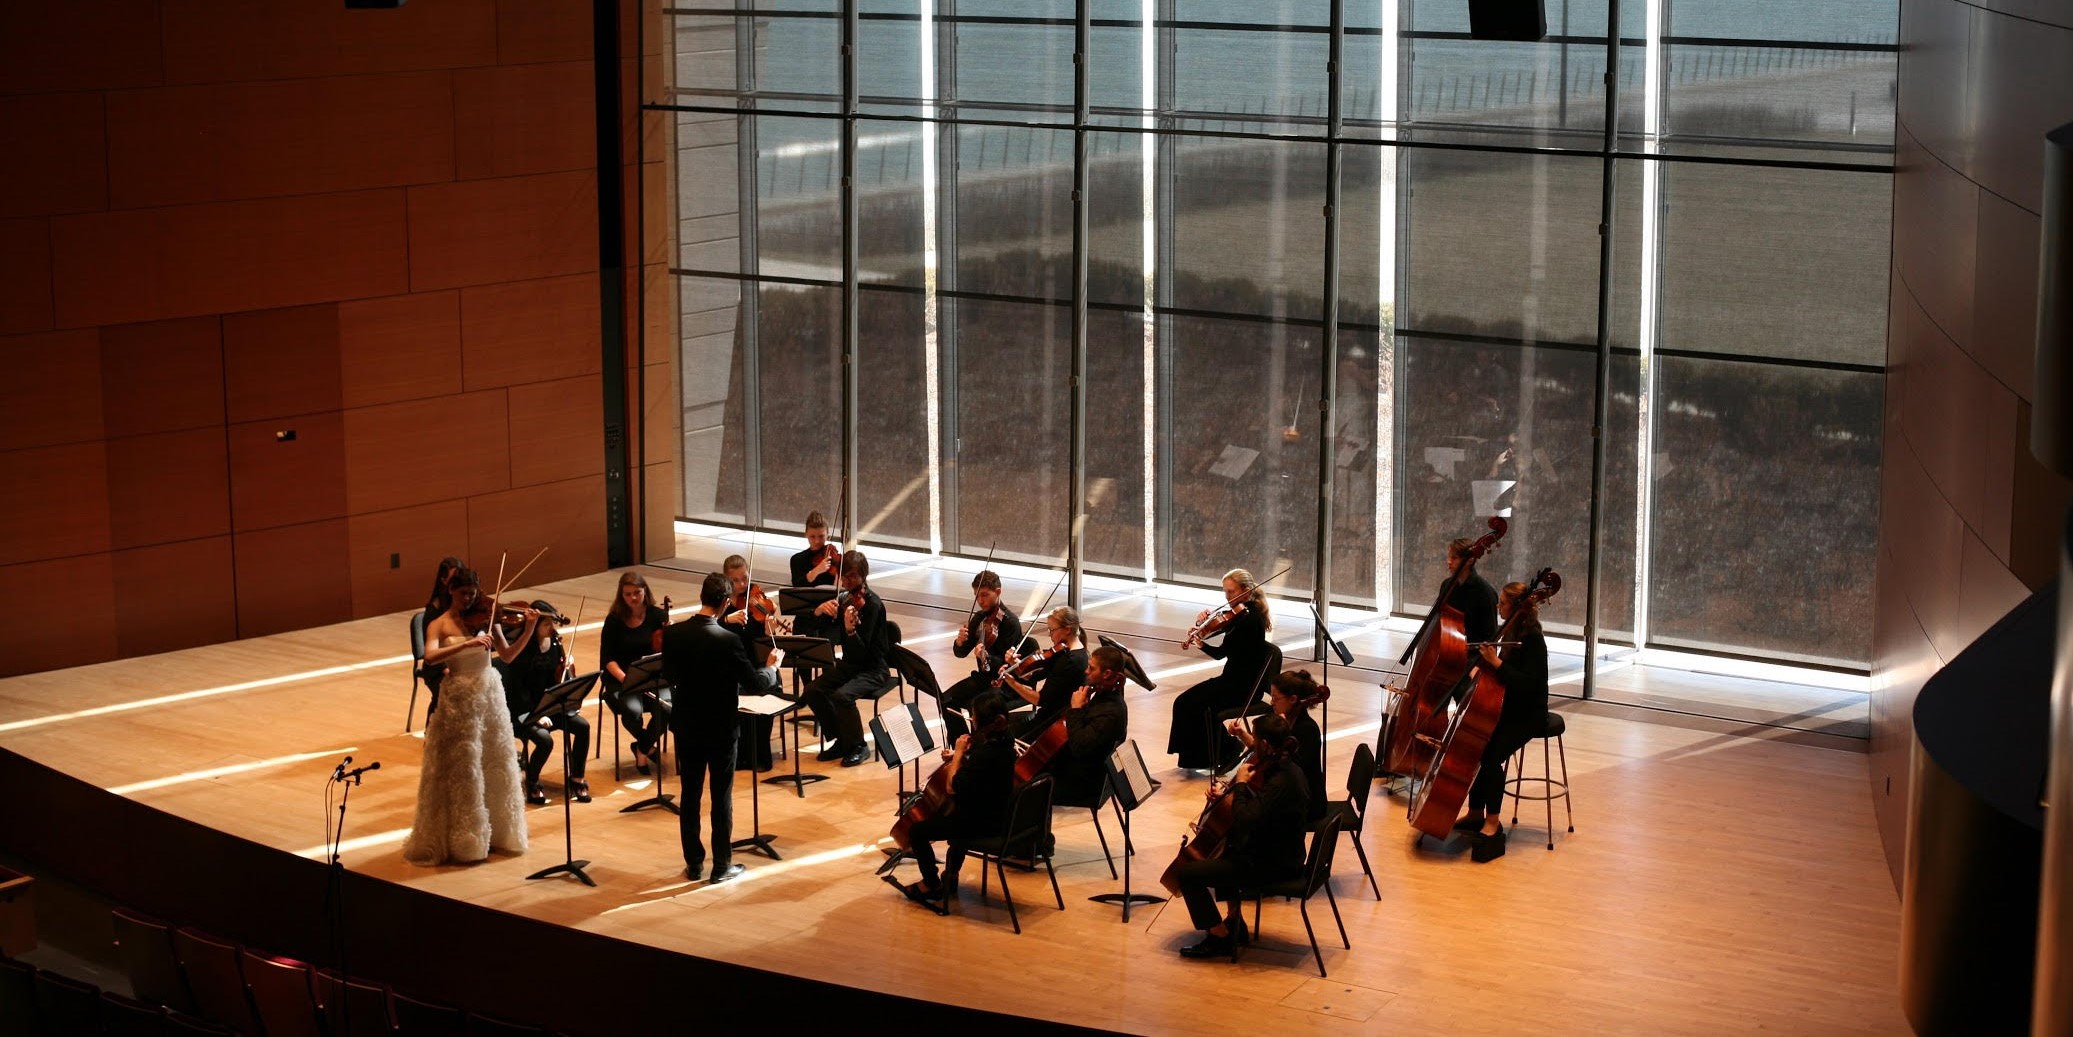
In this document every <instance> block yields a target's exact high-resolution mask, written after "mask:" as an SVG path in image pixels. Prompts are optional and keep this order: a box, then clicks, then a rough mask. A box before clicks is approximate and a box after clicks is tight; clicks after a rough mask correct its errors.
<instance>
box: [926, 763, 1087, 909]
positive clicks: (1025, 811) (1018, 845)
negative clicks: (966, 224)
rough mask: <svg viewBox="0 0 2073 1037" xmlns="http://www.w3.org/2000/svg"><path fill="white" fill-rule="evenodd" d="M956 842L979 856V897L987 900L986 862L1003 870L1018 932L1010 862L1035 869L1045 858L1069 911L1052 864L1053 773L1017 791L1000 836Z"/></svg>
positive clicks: (1005, 891) (1054, 892)
mask: <svg viewBox="0 0 2073 1037" xmlns="http://www.w3.org/2000/svg"><path fill="white" fill-rule="evenodd" d="M953 844H954V845H955V846H956V847H957V848H958V849H961V850H963V851H965V852H966V853H968V854H970V855H971V856H973V857H977V858H979V899H981V900H984V899H986V865H987V864H989V863H990V864H992V865H993V867H994V870H995V871H997V872H999V873H1000V877H1001V898H1002V899H1004V900H1006V901H1007V902H1008V921H1009V922H1010V923H1012V924H1013V925H1014V926H1015V931H1016V932H1017V933H1020V932H1021V931H1022V919H1021V918H1020V917H1018V916H1017V915H1016V913H1015V897H1014V895H1013V894H1012V893H1010V892H1008V868H1007V864H1006V862H1008V861H1016V862H1027V864H1028V866H1029V867H1030V869H1031V870H1035V868H1036V865H1037V862H1038V861H1042V862H1043V865H1044V870H1045V871H1046V872H1048V873H1049V874H1050V876H1051V897H1052V898H1053V899H1055V900H1056V901H1058V910H1060V911H1063V910H1065V897H1064V896H1063V895H1062V894H1060V893H1059V892H1058V871H1057V869H1055V868H1053V867H1051V850H1052V848H1053V840H1052V838H1051V776H1050V775H1048V774H1040V775H1037V776H1036V777H1035V778H1033V779H1031V780H1030V781H1029V783H1028V784H1026V785H1024V786H1022V787H1021V788H1019V789H1016V790H1015V798H1014V800H1013V802H1011V803H1010V804H1009V806H1008V821H1007V823H1006V824H1004V825H1002V826H1001V834H1000V835H998V836H987V837H983V838H979V839H960V840H953Z"/></svg>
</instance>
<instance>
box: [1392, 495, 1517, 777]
mask: <svg viewBox="0 0 2073 1037" xmlns="http://www.w3.org/2000/svg"><path fill="white" fill-rule="evenodd" d="M1489 525H1490V532H1488V533H1485V534H1483V535H1482V536H1481V537H1479V538H1477V539H1476V542H1475V543H1473V544H1470V545H1469V547H1468V549H1467V550H1466V551H1464V552H1462V555H1461V559H1460V561H1459V562H1458V563H1456V565H1455V567H1454V571H1453V573H1452V574H1450V575H1449V576H1448V577H1447V582H1445V583H1443V584H1441V585H1440V594H1439V598H1438V600H1436V601H1434V602H1433V606H1432V611H1431V612H1429V613H1427V614H1426V616H1425V625H1424V626H1423V627H1420V628H1419V630H1418V634H1417V636H1416V637H1414V638H1413V639H1412V641H1411V647H1410V648H1409V649H1407V650H1406V651H1405V652H1404V654H1403V657H1402V658H1401V659H1399V660H1397V661H1398V662H1403V661H1406V660H1409V659H1411V656H1412V653H1414V652H1415V653H1416V654H1417V659H1416V661H1414V662H1412V663H1411V675H1410V679H1409V680H1408V681H1407V682H1406V685H1407V686H1406V687H1405V688H1404V689H1403V691H1402V692H1400V693H1399V694H1398V695H1397V697H1396V703H1395V705H1394V707H1393V708H1392V709H1391V710H1390V714H1389V716H1388V718H1387V724H1386V727H1387V732H1388V733H1387V736H1386V737H1385V738H1384V739H1383V742H1384V743H1385V747H1386V751H1385V753H1384V755H1383V757H1382V763H1383V769H1384V770H1386V771H1388V772H1389V773H1391V774H1419V773H1422V772H1423V771H1424V770H1425V768H1426V766H1427V765H1428V764H1429V763H1431V761H1432V750H1431V748H1430V746H1429V744H1428V743H1427V742H1426V741H1421V740H1420V739H1419V737H1418V736H1419V735H1421V734H1422V735H1426V736H1428V737H1429V738H1433V739H1437V738H1439V737H1440V736H1441V735H1443V734H1445V733H1446V716H1447V713H1446V705H1447V700H1448V699H1449V698H1451V697H1453V695H1454V691H1455V689H1456V688H1458V687H1460V686H1461V681H1462V679H1463V678H1464V677H1466V676H1467V675H1468V633H1467V629H1466V625H1467V618H1466V617H1465V616H1463V615H1462V613H1461V610H1460V609H1457V608H1455V607H1454V606H1452V605H1449V604H1447V599H1448V598H1449V597H1451V596H1452V595H1453V593H1454V588H1455V587H1457V586H1459V585H1460V584H1461V580H1462V577H1463V576H1465V575H1466V574H1467V572H1468V569H1469V567H1470V566H1472V565H1474V564H1475V563H1476V562H1477V561H1478V560H1480V559H1481V558H1482V557H1483V556H1484V555H1485V554H1488V553H1489V552H1490V551H1491V550H1492V549H1493V548H1495V547H1496V546H1497V542H1498V541H1499V540H1502V539H1504V533H1505V530H1506V529H1508V528H1510V523H1508V522H1506V521H1505V520H1504V519H1503V518H1502V517H1501V516H1497V515H1492V516H1490V523H1489Z"/></svg>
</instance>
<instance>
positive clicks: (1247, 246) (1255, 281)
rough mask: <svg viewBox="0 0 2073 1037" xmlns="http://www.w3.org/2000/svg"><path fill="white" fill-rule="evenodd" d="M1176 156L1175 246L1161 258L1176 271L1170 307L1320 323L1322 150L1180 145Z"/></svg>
mask: <svg viewBox="0 0 2073 1037" xmlns="http://www.w3.org/2000/svg"><path fill="white" fill-rule="evenodd" d="M1170 153H1171V154H1172V156H1173V159H1172V162H1171V164H1170V166H1169V171H1170V176H1171V178H1172V183H1173V188H1172V190H1173V199H1174V201H1173V210H1174V219H1173V238H1172V246H1171V248H1170V249H1169V250H1166V251H1164V252H1162V254H1161V256H1160V260H1161V262H1162V263H1164V264H1168V265H1169V269H1170V270H1171V274H1170V276H1171V277H1172V284H1171V288H1170V302H1168V303H1167V305H1171V306H1174V307H1178V308H1180V309H1185V310H1200V311H1207V312H1211V313H1232V314H1252V315H1259V316H1272V317H1279V318H1298V319H1308V320H1318V319H1320V318H1321V317H1322V316H1323V313H1322V311H1321V307H1320V304H1321V302H1322V300H1323V295H1324V256H1323V254H1322V250H1321V249H1319V248H1318V243H1319V242H1322V241H1323V240H1324V146H1323V145H1321V144H1305V143H1292V142H1283V141H1262V140H1222V139H1183V140H1180V141H1178V142H1176V144H1175V146H1174V147H1173V148H1172V149H1170ZM1312 338H1313V341H1314V339H1315V336H1314V335H1313V336H1312Z"/></svg>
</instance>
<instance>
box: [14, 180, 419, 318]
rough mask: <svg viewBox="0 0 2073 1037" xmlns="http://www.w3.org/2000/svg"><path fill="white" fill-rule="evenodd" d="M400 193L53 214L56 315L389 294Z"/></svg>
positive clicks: (398, 276) (398, 239) (212, 308)
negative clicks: (75, 214) (70, 214)
mask: <svg viewBox="0 0 2073 1037" xmlns="http://www.w3.org/2000/svg"><path fill="white" fill-rule="evenodd" d="M403 220H404V213H403V193H402V192H401V191H360V192H352V193H346V194H328V195H313V196H308V197H298V198H276V199H267V200H261V201H248V202H222V203H217V204H211V205H192V206H179V207H174V208H166V209H148V210H139V211H129V212H111V213H96V214H92V215H86V216H60V217H55V218H53V220H52V224H51V236H52V249H51V253H52V263H51V266H52V269H53V272H54V277H55V280H56V285H57V293H56V294H57V313H58V319H59V321H60V322H61V323H62V324H64V325H66V326H73V325H81V324H123V323H129V322H133V321H147V320H159V319H163V318H167V317H187V316H195V315H199V314H205V313H228V312H234V311H238V310H258V309H270V308H274V307H281V306H298V305H303V304H306V303H314V302H329V301H333V300H337V299H352V298H360V297H366V296H377V295H397V294H400V293H401V292H403V291H404V290H405V287H406V281H407V279H408V266H407V264H408V261H409V257H408V250H407V249H406V246H405V234H404V223H403Z"/></svg>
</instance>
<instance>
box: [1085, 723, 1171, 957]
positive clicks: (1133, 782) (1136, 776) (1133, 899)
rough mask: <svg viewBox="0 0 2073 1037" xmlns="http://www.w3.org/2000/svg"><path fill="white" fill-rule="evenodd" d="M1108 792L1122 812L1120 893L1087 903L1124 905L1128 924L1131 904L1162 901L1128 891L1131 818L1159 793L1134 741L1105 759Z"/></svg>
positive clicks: (1159, 902)
mask: <svg viewBox="0 0 2073 1037" xmlns="http://www.w3.org/2000/svg"><path fill="white" fill-rule="evenodd" d="M1108 782H1109V792H1110V794H1111V795H1113V796H1115V797H1116V803H1117V805H1119V806H1121V807H1122V808H1123V811H1122V813H1123V891H1122V892H1121V893H1096V894H1095V895H1093V896H1091V897H1088V898H1087V899H1088V900H1091V901H1094V902H1095V903H1097V904H1121V905H1123V921H1125V922H1128V921H1130V905H1131V904H1163V903H1165V902H1166V898H1165V897H1155V896H1153V895H1151V894H1150V893H1132V892H1131V891H1130V858H1132V857H1134V856H1136V854H1135V852H1134V847H1133V846H1132V844H1131V842H1130V815H1131V814H1134V813H1136V812H1137V806H1138V804H1140V803H1143V802H1144V801H1145V800H1148V799H1150V798H1152V795H1153V794H1154V793H1156V792H1158V791H1159V783H1158V782H1156V781H1153V780H1152V773H1151V772H1150V771H1148V770H1146V769H1145V766H1144V753H1142V752H1139V751H1138V748H1137V743H1136V742H1135V741H1127V742H1124V743H1123V744H1122V745H1119V746H1117V747H1116V751H1115V752H1112V753H1110V754H1109V755H1108Z"/></svg>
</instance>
